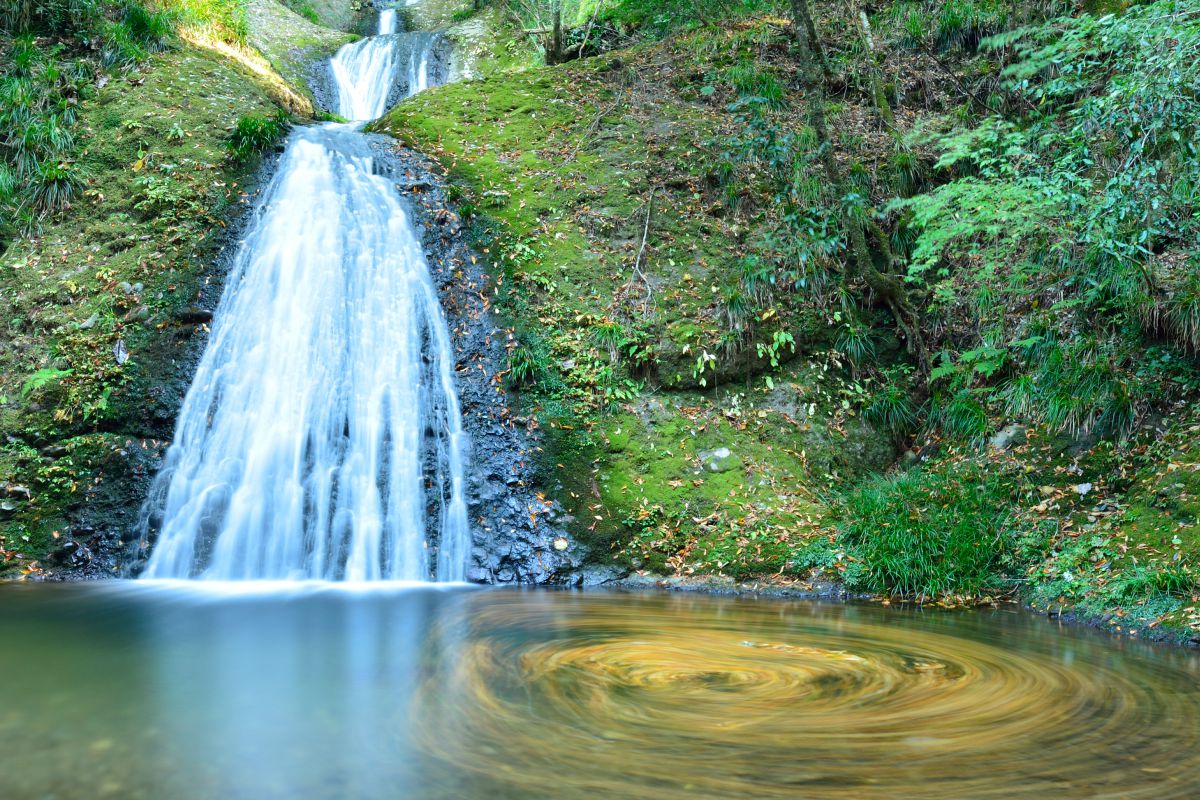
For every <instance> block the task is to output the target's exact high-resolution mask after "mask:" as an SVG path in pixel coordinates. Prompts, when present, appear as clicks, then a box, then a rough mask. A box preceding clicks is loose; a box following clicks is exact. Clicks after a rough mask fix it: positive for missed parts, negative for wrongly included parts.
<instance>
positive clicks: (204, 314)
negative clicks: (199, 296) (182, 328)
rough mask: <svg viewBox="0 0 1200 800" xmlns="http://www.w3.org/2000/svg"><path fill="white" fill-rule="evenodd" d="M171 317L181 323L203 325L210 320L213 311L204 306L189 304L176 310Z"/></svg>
mask: <svg viewBox="0 0 1200 800" xmlns="http://www.w3.org/2000/svg"><path fill="white" fill-rule="evenodd" d="M172 317H173V319H174V320H175V321H176V322H178V323H179V324H181V325H204V324H206V323H209V322H212V318H213V312H211V311H209V310H208V309H206V308H197V307H195V306H189V307H187V308H181V309H180V310H179V311H176V312H175V313H174V314H173V315H172Z"/></svg>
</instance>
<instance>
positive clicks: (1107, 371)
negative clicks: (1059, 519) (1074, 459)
mask: <svg viewBox="0 0 1200 800" xmlns="http://www.w3.org/2000/svg"><path fill="white" fill-rule="evenodd" d="M947 8H950V6H947ZM1163 42H1171V46H1169V47H1164V46H1162V43H1163ZM982 46H983V47H985V48H990V49H1000V48H1003V49H1004V50H1005V51H1006V52H1013V53H1015V55H1016V58H1015V59H1014V61H1013V62H1012V63H1011V64H1010V66H1009V67H1007V68H1006V70H1005V72H1004V75H1005V78H1006V80H1007V81H1008V85H1009V90H1010V92H1011V93H1012V94H1013V96H1014V97H1015V98H1017V100H1018V102H1017V103H1016V105H1017V106H1020V107H1023V108H1025V114H1024V116H1023V117H1018V118H1012V117H1010V118H1007V119H1005V118H1000V117H992V118H988V119H984V120H983V121H981V122H980V123H979V124H977V125H974V126H971V127H968V128H951V129H948V130H943V131H942V132H941V133H940V134H935V135H933V136H928V135H927V134H922V135H921V136H919V137H918V138H924V139H925V141H927V142H928V141H932V142H934V143H935V144H936V146H937V147H938V149H939V150H940V152H941V156H940V158H939V160H938V161H937V164H936V168H937V169H938V170H941V171H942V173H943V175H945V176H948V178H949V179H948V180H945V181H944V182H943V183H942V184H941V185H939V186H937V187H936V188H934V189H932V190H930V191H927V192H925V193H924V194H920V195H916V196H914V197H910V198H908V199H904V200H897V201H894V202H893V203H892V204H891V206H890V209H889V210H890V211H891V212H893V213H896V214H899V215H900V216H901V218H902V220H903V224H904V225H905V226H906V227H907V229H908V230H909V231H911V232H913V233H915V237H911V240H912V246H911V258H910V260H909V271H908V280H909V282H910V284H912V285H916V286H924V287H927V289H928V297H929V306H928V310H929V313H930V315H931V316H932V317H933V318H934V319H936V320H937V321H938V322H939V323H940V324H941V325H943V326H945V330H946V331H947V333H948V336H947V344H949V345H950V347H949V348H948V350H947V354H946V355H944V357H943V363H942V364H941V365H939V366H938V368H937V369H934V370H933V372H932V374H931V378H932V380H933V381H934V382H935V384H936V383H938V382H939V381H943V382H944V383H943V385H942V388H941V389H940V391H941V393H942V394H943V395H944V396H945V399H944V400H943V401H941V402H940V403H939V404H935V410H938V409H940V413H941V418H942V420H943V421H954V422H955V424H959V423H961V425H960V427H961V428H963V429H965V430H968V431H970V432H972V434H974V432H975V430H976V426H975V423H974V422H973V421H972V420H974V419H975V418H977V416H978V414H976V413H975V412H973V411H972V412H971V413H969V414H968V413H966V410H967V409H968V407H969V406H968V405H965V404H964V403H965V402H966V398H968V397H969V398H970V403H971V404H973V406H970V407H975V406H978V407H980V408H995V409H1001V410H1005V411H1007V412H1008V413H1011V414H1019V415H1022V416H1024V417H1026V418H1028V419H1031V420H1035V421H1042V422H1045V423H1046V424H1048V425H1050V426H1051V427H1052V428H1055V429H1061V430H1069V431H1073V432H1075V433H1081V432H1084V431H1091V430H1095V431H1097V432H1099V433H1101V434H1104V435H1109V436H1118V437H1120V436H1124V435H1126V434H1128V432H1129V431H1131V430H1132V429H1133V427H1134V426H1135V425H1136V423H1137V421H1138V419H1139V418H1140V417H1141V416H1142V415H1144V414H1145V412H1146V411H1147V410H1148V409H1149V408H1150V407H1151V406H1152V405H1153V403H1154V401H1155V397H1156V395H1160V394H1161V393H1162V388H1163V386H1164V385H1166V382H1168V381H1170V380H1171V376H1170V375H1169V372H1170V371H1169V370H1162V369H1159V368H1158V367H1159V366H1161V363H1156V362H1154V361H1149V362H1148V361H1147V360H1146V359H1144V358H1142V357H1141V353H1142V344H1141V342H1142V339H1143V337H1144V336H1145V335H1146V334H1147V333H1157V332H1162V333H1166V334H1168V335H1169V336H1171V337H1173V338H1174V339H1175V341H1176V342H1178V343H1179V344H1183V345H1186V346H1188V347H1193V348H1194V347H1195V346H1196V345H1197V343H1198V342H1197V338H1196V337H1197V331H1198V330H1200V328H1198V325H1200V302H1198V300H1200V294H1198V293H1197V289H1198V288H1200V284H1198V283H1197V279H1196V277H1195V275H1196V270H1195V266H1194V263H1192V261H1191V259H1190V252H1189V251H1190V249H1191V248H1192V247H1194V243H1195V241H1196V240H1197V238H1198V237H1200V216H1198V209H1200V204H1198V203H1197V197H1198V195H1200V154H1198V152H1197V142H1198V141H1200V98H1198V97H1197V95H1196V92H1195V91H1194V87H1195V86H1197V85H1200V17H1198V16H1197V15H1196V14H1195V13H1194V11H1189V10H1188V8H1187V7H1186V4H1180V3H1175V2H1158V3H1152V4H1147V5H1142V6H1137V7H1134V8H1132V9H1130V10H1129V11H1128V12H1126V13H1125V14H1123V15H1120V16H1106V17H1102V18H1099V19H1098V18H1095V17H1092V16H1089V15H1087V14H1084V15H1081V16H1078V17H1074V18H1064V19H1059V20H1055V21H1053V22H1051V23H1046V24H1041V25H1036V26H1029V27H1024V28H1020V29H1018V30H1015V31H1012V32H1009V33H1003V34H999V35H997V36H994V37H992V38H991V39H988V40H986V41H984V42H983V43H982ZM1022 103H1023V106H1022V105H1021V104H1022ZM980 331H984V332H986V336H985V337H984V338H983V340H982V341H981V339H980ZM952 353H953V357H952V355H951V354H952ZM960 412H961V413H960Z"/></svg>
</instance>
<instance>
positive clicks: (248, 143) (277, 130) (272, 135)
mask: <svg viewBox="0 0 1200 800" xmlns="http://www.w3.org/2000/svg"><path fill="white" fill-rule="evenodd" d="M288 126H289V118H288V115H287V113H286V112H284V111H277V112H275V113H274V114H272V115H270V116H266V115H263V114H244V115H242V116H241V117H239V118H238V121H237V124H236V125H235V126H234V128H233V134H232V135H231V136H230V137H229V152H230V154H231V155H232V156H233V158H234V159H235V160H237V161H247V160H249V159H250V158H251V157H252V156H254V155H256V154H258V153H261V152H262V151H264V150H266V149H267V148H269V147H274V146H275V144H276V143H278V142H279V140H280V139H282V138H283V135H284V134H285V133H287V130H288Z"/></svg>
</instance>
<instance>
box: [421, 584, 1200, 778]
mask: <svg viewBox="0 0 1200 800" xmlns="http://www.w3.org/2000/svg"><path fill="white" fill-rule="evenodd" d="M467 608H469V609H470V617H469V618H466V619H461V620H454V621H452V622H450V621H448V623H447V624H449V625H452V626H453V625H462V626H464V627H465V628H466V629H467V630H468V631H469V633H468V634H466V636H465V637H464V645H463V646H462V648H461V649H460V650H459V651H458V652H457V658H456V662H455V663H454V664H453V665H446V669H447V674H445V675H443V674H439V675H438V676H437V678H436V680H434V681H432V682H429V683H427V684H426V685H425V686H424V687H423V691H422V692H421V693H420V694H419V696H418V701H417V703H416V715H417V720H418V725H417V730H418V731H419V732H422V733H424V734H427V735H426V736H424V738H422V740H421V744H422V746H423V747H424V748H425V749H426V751H427V752H428V753H429V754H430V755H432V756H435V757H437V758H439V759H441V760H443V761H447V762H453V763H456V764H458V765H460V766H461V768H463V769H466V770H469V771H471V772H473V773H476V774H478V775H480V776H481V777H484V778H490V779H494V778H495V777H496V776H503V777H504V779H505V780H511V781H513V782H515V783H517V784H519V785H520V786H521V787H523V788H524V790H526V791H527V792H529V793H530V795H531V796H532V795H537V796H557V797H585V796H587V792H588V791H589V790H590V791H595V792H601V793H602V795H603V796H604V797H646V796H650V795H651V794H652V795H653V796H654V797H660V798H662V797H668V798H669V797H679V798H685V797H689V798H691V797H814V798H817V797H829V798H851V797H853V798H871V797H880V798H883V797H888V798H892V797H903V796H907V797H914V796H919V797H928V798H942V797H944V798H968V797H970V798H988V797H1006V798H1011V797H1048V796H1055V797H1089V798H1091V797H1113V798H1117V797H1121V798H1129V797H1155V798H1164V797H1177V796H1178V797H1195V796H1197V792H1198V791H1200V773H1198V772H1197V768H1198V767H1200V748H1198V747H1197V746H1198V745H1200V712H1198V705H1200V692H1198V691H1197V689H1196V687H1195V683H1194V682H1195V677H1196V676H1195V675H1194V674H1191V675H1189V674H1188V673H1186V672H1182V673H1175V672H1172V671H1170V670H1163V669H1159V668H1157V667H1156V665H1155V664H1154V662H1151V661H1142V660H1139V659H1136V658H1118V657H1116V655H1117V654H1116V653H1114V652H1112V651H1105V650H1104V649H1103V648H1102V647H1100V648H1095V647H1093V648H1080V649H1081V650H1083V651H1085V652H1083V653H1080V654H1075V655H1071V654H1069V653H1066V654H1064V652H1061V651H1060V652H1055V651H1054V649H1053V648H1050V649H1049V650H1045V649H1039V648H1037V647H1029V648H1024V647H1021V646H1019V645H1018V644H1017V643H1016V642H1004V641H997V640H992V639H988V638H986V637H979V638H974V637H972V638H963V637H962V636H955V635H950V634H948V633H941V632H938V631H937V630H935V629H929V628H928V627H927V626H922V625H920V624H913V622H914V620H913V619H912V618H911V617H903V616H894V617H893V618H891V619H889V618H888V617H886V616H883V615H881V614H866V615H858V614H850V615H847V614H845V613H842V612H843V611H844V609H842V610H841V611H839V610H838V609H836V608H835V609H830V608H825V609H823V610H822V613H820V614H816V615H807V616H801V617H799V618H797V616H796V615H793V614H790V613H788V610H787V607H786V606H780V605H778V604H774V603H765V604H754V603H738V604H736V606H734V608H736V613H734V612H732V611H731V610H730V607H728V606H726V607H724V612H725V613H711V612H715V611H718V610H720V609H721V608H722V607H721V606H713V605H711V604H709V605H707V609H708V610H709V611H710V613H703V609H705V608H706V604H703V603H702V604H699V605H695V604H693V607H692V610H691V613H680V609H679V607H678V606H676V605H673V604H671V603H661V602H640V601H638V600H636V599H631V598H628V597H596V596H584V597H578V596H576V597H557V598H551V599H548V600H546V601H544V602H537V601H533V600H531V599H530V598H529V597H528V596H522V595H506V596H491V597H489V598H487V602H486V603H481V604H478V605H476V604H471V605H470V606H468V607H467ZM801 608H803V606H801ZM697 611H701V613H696V612H697ZM1106 653H1107V655H1108V657H1107V658H1106V657H1105V655H1106ZM446 730H453V731H456V735H454V736H449V737H447V736H445V735H444V732H445V731H446Z"/></svg>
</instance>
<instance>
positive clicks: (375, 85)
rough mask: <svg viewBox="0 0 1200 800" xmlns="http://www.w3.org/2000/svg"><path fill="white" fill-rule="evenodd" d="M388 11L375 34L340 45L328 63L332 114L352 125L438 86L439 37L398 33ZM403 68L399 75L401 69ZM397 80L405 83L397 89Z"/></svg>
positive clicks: (392, 17)
mask: <svg viewBox="0 0 1200 800" xmlns="http://www.w3.org/2000/svg"><path fill="white" fill-rule="evenodd" d="M398 29H399V21H398V19H397V15H396V11H395V10H394V9H387V10H384V11H382V12H381V13H380V15H379V27H378V30H379V33H378V34H377V35H376V36H370V37H367V38H365V39H361V40H359V41H357V42H353V43H351V44H348V45H346V46H345V47H343V48H342V49H341V50H339V51H338V52H337V54H336V55H335V56H334V57H333V59H332V60H331V61H330V65H329V66H330V71H331V72H332V75H333V81H334V84H335V85H336V87H337V95H338V97H337V113H338V114H339V115H340V116H342V117H345V118H346V119H348V120H351V121H355V122H369V121H371V120H375V119H378V118H379V117H381V116H383V114H384V112H385V111H387V109H388V107H389V105H391V104H392V103H394V102H396V101H399V100H401V99H403V98H405V97H412V96H413V95H415V94H417V93H419V92H423V91H425V90H426V89H429V88H432V87H433V86H435V85H437V84H438V83H440V82H441V81H440V78H441V73H442V72H443V71H444V70H442V69H440V67H441V64H440V60H439V58H438V55H439V53H438V50H439V47H440V45H441V44H442V42H443V41H444V38H443V36H442V34H441V33H438V32H430V31H415V32H408V33H398V32H397V31H398ZM405 63H407V71H406V73H405V74H404V75H403V76H402V75H401V74H400V73H401V65H402V64H405ZM401 77H404V78H405V82H404V83H403V84H402V85H401V84H400V79H401Z"/></svg>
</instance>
